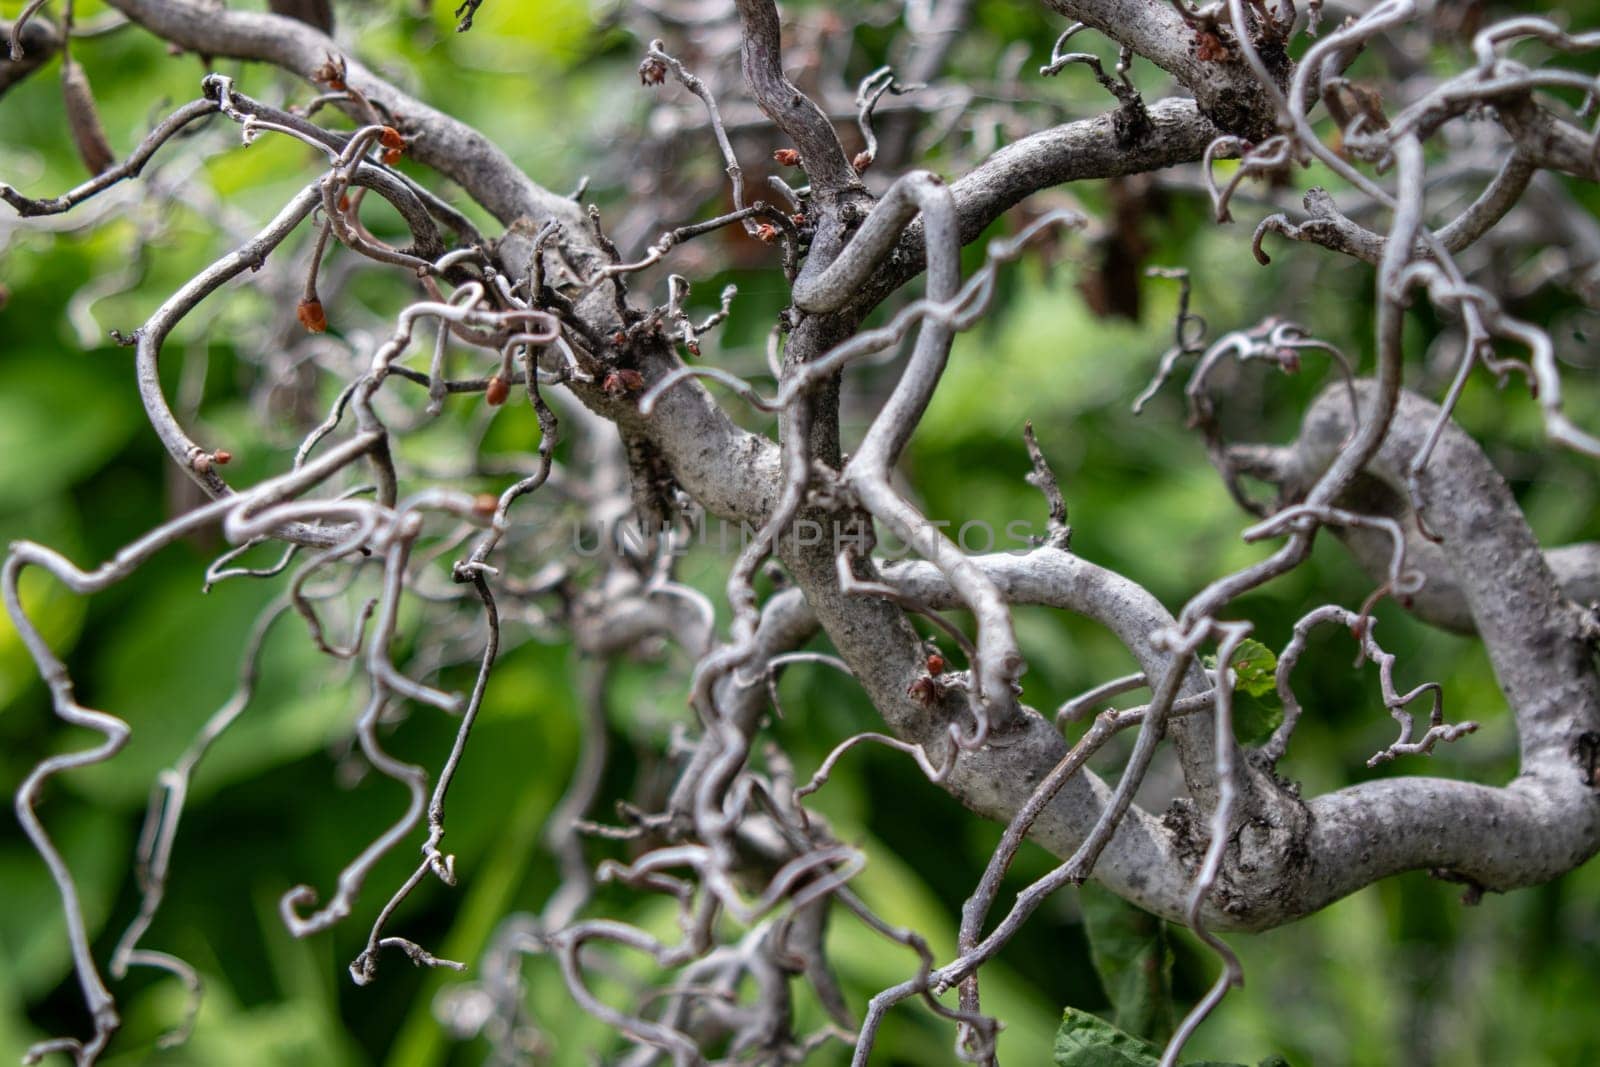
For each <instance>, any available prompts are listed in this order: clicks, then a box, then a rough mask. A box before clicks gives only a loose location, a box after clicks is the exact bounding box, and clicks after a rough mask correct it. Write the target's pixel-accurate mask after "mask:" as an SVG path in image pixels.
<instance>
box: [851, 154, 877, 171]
mask: <svg viewBox="0 0 1600 1067" xmlns="http://www.w3.org/2000/svg"><path fill="white" fill-rule="evenodd" d="M850 165H851V166H852V167H854V168H855V169H856V173H857V174H865V173H866V172H867V168H868V167H870V166H872V153H871V152H867V151H861V152H857V153H856V157H855V158H854V159H852V160H851V161H850Z"/></svg>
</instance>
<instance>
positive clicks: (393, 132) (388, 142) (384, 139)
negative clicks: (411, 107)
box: [378, 126, 406, 149]
mask: <svg viewBox="0 0 1600 1067" xmlns="http://www.w3.org/2000/svg"><path fill="white" fill-rule="evenodd" d="M378 143H379V144H381V145H383V147H385V148H399V149H404V148H405V146H406V139H405V138H404V137H401V136H400V131H399V130H397V129H395V128H394V127H393V126H385V127H384V128H383V129H382V130H380V131H378Z"/></svg>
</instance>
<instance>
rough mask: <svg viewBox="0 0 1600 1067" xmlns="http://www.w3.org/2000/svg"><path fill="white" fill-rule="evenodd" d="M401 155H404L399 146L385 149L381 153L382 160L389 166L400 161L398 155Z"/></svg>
mask: <svg viewBox="0 0 1600 1067" xmlns="http://www.w3.org/2000/svg"><path fill="white" fill-rule="evenodd" d="M403 155H405V152H404V150H402V149H399V148H390V149H386V150H385V151H384V153H383V161H384V162H385V163H387V164H389V165H390V166H393V165H394V164H396V163H398V162H400V157H401V156H403Z"/></svg>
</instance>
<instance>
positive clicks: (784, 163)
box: [772, 148, 800, 167]
mask: <svg viewBox="0 0 1600 1067" xmlns="http://www.w3.org/2000/svg"><path fill="white" fill-rule="evenodd" d="M772 158H773V159H775V160H777V161H778V165H779V166H780V167H798V166H799V165H800V153H799V152H796V151H795V150H794V149H792V148H780V149H778V150H777V151H776V152H774V153H772Z"/></svg>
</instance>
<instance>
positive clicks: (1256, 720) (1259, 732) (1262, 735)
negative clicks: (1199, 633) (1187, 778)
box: [1204, 637, 1283, 745]
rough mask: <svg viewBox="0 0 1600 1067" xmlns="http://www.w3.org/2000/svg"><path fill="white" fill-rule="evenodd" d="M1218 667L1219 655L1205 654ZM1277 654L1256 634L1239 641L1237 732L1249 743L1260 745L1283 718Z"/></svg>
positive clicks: (1235, 656)
mask: <svg viewBox="0 0 1600 1067" xmlns="http://www.w3.org/2000/svg"><path fill="white" fill-rule="evenodd" d="M1204 660H1205V664H1206V666H1207V667H1209V668H1212V669H1215V667H1216V665H1217V658H1216V657H1215V656H1206V657H1204ZM1277 671H1278V657H1277V654H1276V653H1274V652H1273V651H1272V649H1270V648H1268V647H1267V646H1266V645H1264V644H1262V643H1261V642H1260V641H1257V640H1255V639H1254V638H1250V637H1247V638H1245V639H1244V640H1243V641H1240V642H1239V647H1238V649H1237V650H1236V651H1235V652H1234V654H1233V675H1234V689H1233V733H1234V736H1235V737H1237V738H1238V739H1239V740H1240V742H1242V743H1244V744H1246V745H1259V744H1260V743H1261V742H1263V741H1265V740H1266V739H1267V738H1269V737H1271V736H1272V731H1274V730H1276V729H1277V728H1278V725H1279V724H1280V723H1282V722H1283V701H1282V700H1280V699H1279V697H1278V680H1277Z"/></svg>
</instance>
